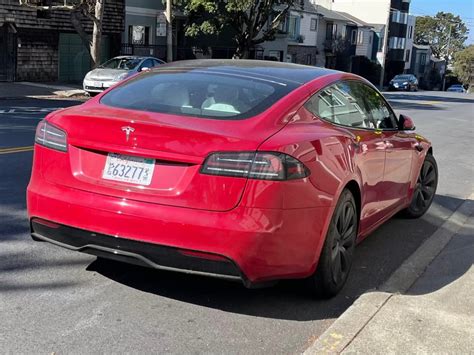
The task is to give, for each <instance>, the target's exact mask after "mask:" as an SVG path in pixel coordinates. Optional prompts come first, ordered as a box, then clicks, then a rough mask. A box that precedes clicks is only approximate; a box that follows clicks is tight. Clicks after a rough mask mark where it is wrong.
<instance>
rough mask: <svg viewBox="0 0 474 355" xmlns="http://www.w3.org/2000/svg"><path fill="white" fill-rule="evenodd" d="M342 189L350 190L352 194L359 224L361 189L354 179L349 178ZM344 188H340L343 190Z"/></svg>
mask: <svg viewBox="0 0 474 355" xmlns="http://www.w3.org/2000/svg"><path fill="white" fill-rule="evenodd" d="M344 189H347V190H349V191H350V192H351V194H352V196H354V200H355V203H356V208H357V218H358V220H359V224H360V213H361V210H362V196H361V191H360V187H359V184H358V183H357V181H355V180H350V181H349V182H348V183H347V184H346V185H345V186H344ZM344 189H342V190H343V191H344Z"/></svg>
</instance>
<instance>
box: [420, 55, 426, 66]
mask: <svg viewBox="0 0 474 355" xmlns="http://www.w3.org/2000/svg"><path fill="white" fill-rule="evenodd" d="M420 64H421V65H425V64H426V54H425V53H422V54H420Z"/></svg>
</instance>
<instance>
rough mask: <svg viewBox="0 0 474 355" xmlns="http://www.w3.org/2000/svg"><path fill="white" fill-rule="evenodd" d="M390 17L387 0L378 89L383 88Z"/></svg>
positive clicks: (389, 4) (390, 11)
mask: <svg viewBox="0 0 474 355" xmlns="http://www.w3.org/2000/svg"><path fill="white" fill-rule="evenodd" d="M391 17H392V7H391V2H390V1H389V2H388V17H387V22H386V24H385V31H384V36H383V44H382V61H381V64H382V69H381V70H380V82H379V86H380V90H382V89H383V82H384V78H385V66H386V64H387V54H388V45H389V40H388V27H389V26H390V18H391Z"/></svg>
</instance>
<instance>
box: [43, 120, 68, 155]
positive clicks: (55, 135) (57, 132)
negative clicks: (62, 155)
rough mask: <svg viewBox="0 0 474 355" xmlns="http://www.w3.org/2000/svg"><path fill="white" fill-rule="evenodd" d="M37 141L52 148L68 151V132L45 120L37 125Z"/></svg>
mask: <svg viewBox="0 0 474 355" xmlns="http://www.w3.org/2000/svg"><path fill="white" fill-rule="evenodd" d="M35 142H36V143H38V144H40V145H43V146H45V147H48V148H51V149H56V150H60V151H62V152H66V151H67V137H66V132H64V131H63V130H61V129H59V128H57V127H55V126H53V125H52V124H51V123H49V122H47V121H44V120H43V121H41V122H40V123H39V124H38V127H36V136H35Z"/></svg>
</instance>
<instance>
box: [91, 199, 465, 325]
mask: <svg viewBox="0 0 474 355" xmlns="http://www.w3.org/2000/svg"><path fill="white" fill-rule="evenodd" d="M462 202H463V201H462V200H461V199H457V198H454V197H449V196H437V197H436V199H435V203H434V204H433V206H432V210H431V212H430V213H429V214H428V215H426V216H425V217H423V218H422V219H418V220H410V219H404V218H402V217H401V216H395V217H394V218H392V219H391V220H390V221H389V222H387V223H386V224H384V225H383V226H381V227H380V228H379V229H378V230H377V231H375V232H374V233H373V234H372V235H370V236H369V237H368V238H366V239H365V240H364V241H363V242H362V243H360V244H359V246H358V248H357V249H356V258H355V261H354V265H353V268H352V271H351V275H350V277H349V280H348V282H347V284H346V286H345V287H344V289H343V290H342V292H341V293H340V294H339V295H337V296H336V297H334V298H332V299H329V300H322V299H314V298H312V297H311V296H310V295H309V294H308V293H307V291H306V289H305V283H304V281H303V280H287V281H281V282H280V283H279V284H278V285H276V286H275V287H270V288H264V289H246V288H244V287H243V286H242V285H241V284H239V283H233V282H229V281H222V280H218V279H212V278H205V277H199V276H194V275H186V274H179V273H170V272H162V271H156V270H152V269H148V268H143V267H139V266H131V265H127V264H122V263H119V262H115V261H111V260H106V259H100V258H99V259H97V260H95V261H94V262H92V263H91V264H90V265H89V267H88V268H87V269H88V270H89V271H95V272H97V273H99V274H101V275H103V276H105V277H107V278H109V279H112V280H114V281H116V282H119V283H121V284H123V285H125V286H127V287H131V288H134V289H137V290H140V291H143V292H148V293H151V294H155V295H158V296H161V297H166V298H171V299H174V300H178V301H181V302H186V303H191V304H195V305H200V306H203V307H209V308H213V309H219V310H222V311H226V312H232V313H238V314H245V315H251V316H257V317H267V318H277V319H286V320H297V321H311V320H317V319H328V318H336V317H338V316H339V315H340V314H342V312H344V311H345V310H346V309H347V308H348V307H349V306H350V305H351V304H352V303H353V302H354V300H355V299H356V298H357V297H358V296H360V295H361V294H362V293H364V292H366V291H368V290H375V289H377V287H379V286H381V285H382V284H383V282H384V281H386V280H387V279H388V278H389V276H390V275H391V274H392V273H393V272H394V271H395V270H396V269H397V268H398V267H399V266H400V265H401V264H402V263H403V261H404V260H405V259H406V258H407V257H408V256H410V255H411V254H412V253H413V252H414V251H415V250H416V249H417V248H418V247H419V246H420V245H421V244H422V243H423V242H424V241H425V240H426V239H427V238H428V237H429V236H430V235H431V234H432V233H433V232H434V231H435V230H436V229H437V228H438V227H439V226H440V225H442V223H443V222H444V221H445V220H446V218H447V217H448V216H449V215H450V214H451V213H452V212H453V211H454V210H455V209H456V208H457V207H458V206H459V205H460V204H461V203H462ZM448 281H450V280H446V282H448ZM451 281H452V280H451ZM439 286H440V287H441V286H442V285H439Z"/></svg>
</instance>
